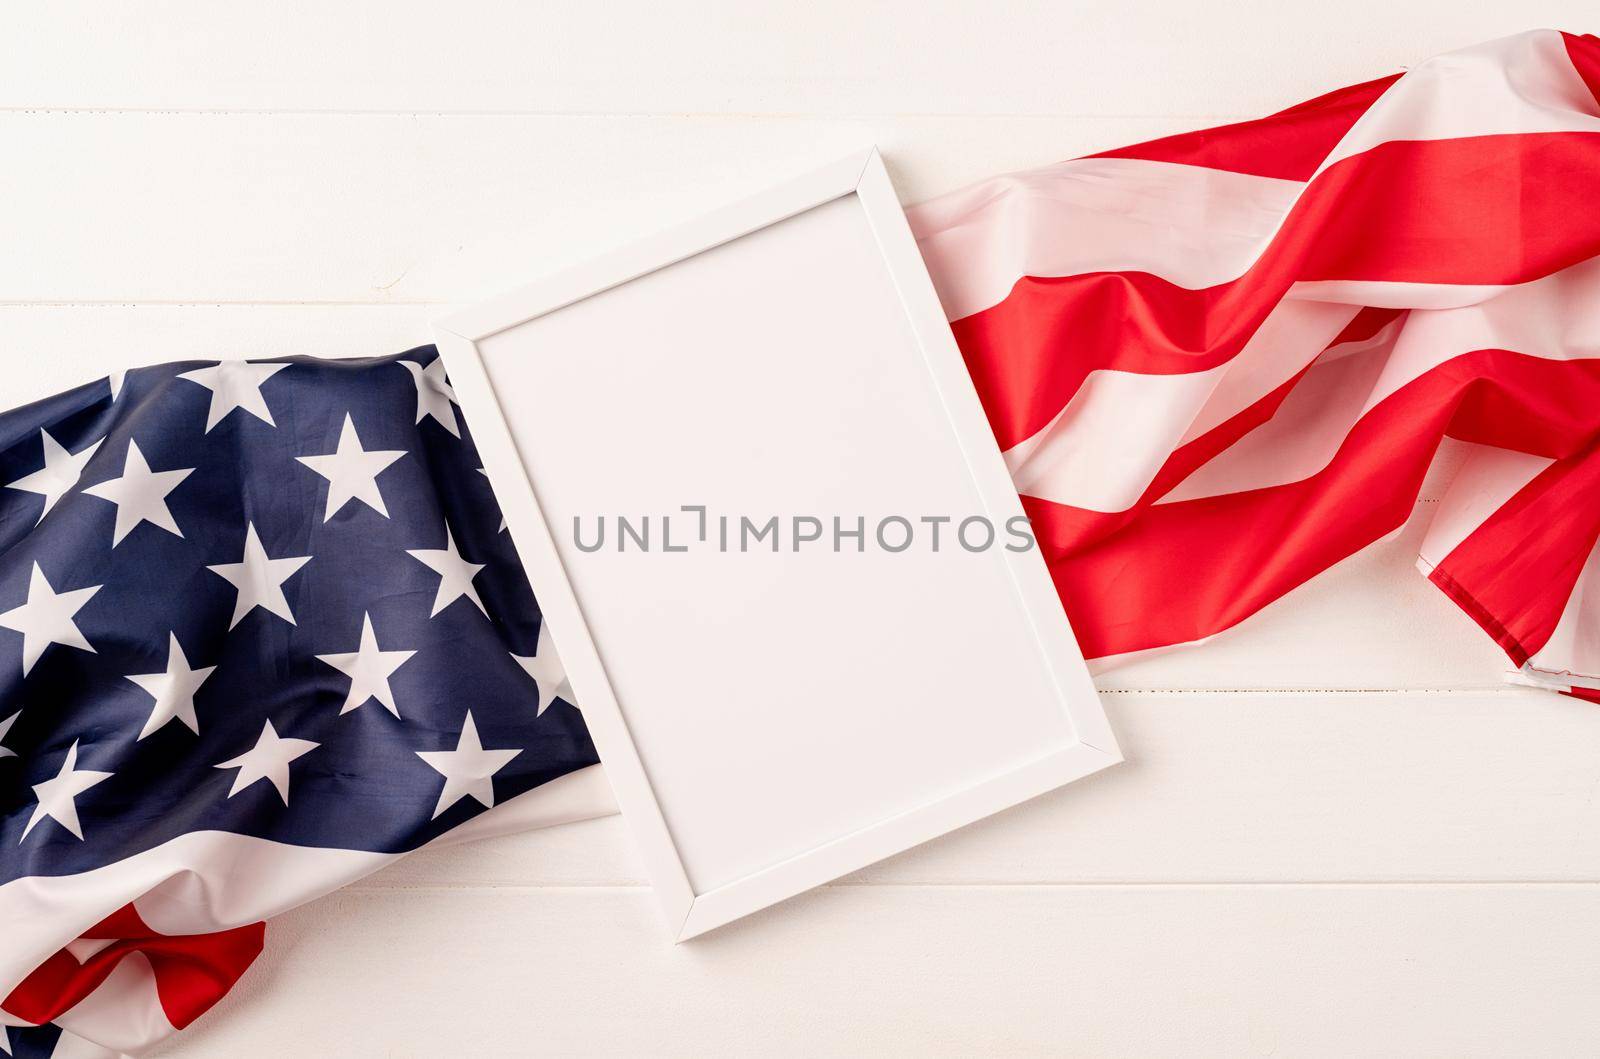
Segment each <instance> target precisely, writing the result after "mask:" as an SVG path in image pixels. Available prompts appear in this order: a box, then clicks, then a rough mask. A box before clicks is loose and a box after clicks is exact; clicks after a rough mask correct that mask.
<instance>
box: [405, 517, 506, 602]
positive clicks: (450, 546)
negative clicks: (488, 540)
mask: <svg viewBox="0 0 1600 1059" xmlns="http://www.w3.org/2000/svg"><path fill="white" fill-rule="evenodd" d="M406 554H407V555H409V556H411V557H412V558H413V559H415V560H417V561H418V562H419V563H422V564H423V565H424V566H426V567H427V568H428V569H430V570H432V571H433V572H434V573H436V574H438V575H439V591H438V592H437V593H435V594H434V597H433V611H432V612H431V613H430V614H429V615H428V617H430V618H432V617H435V616H436V615H437V614H438V613H439V612H440V611H441V610H444V608H446V607H448V606H449V605H450V604H452V603H454V602H455V601H456V600H458V599H460V598H461V597H462V596H466V597H467V598H468V599H470V600H472V602H473V603H475V604H476V605H477V607H478V609H479V610H481V611H483V615H484V617H488V616H489V611H488V609H487V608H485V607H484V605H483V600H481V599H479V598H478V590H477V589H475V588H473V587H472V579H473V578H474V577H477V576H478V574H479V572H481V571H482V570H483V569H484V567H485V566H487V565H488V564H487V563H469V562H467V561H466V560H465V559H463V558H462V557H461V553H460V552H459V551H457V550H456V539H455V537H454V536H453V535H452V534H451V532H450V527H449V525H448V524H447V525H446V526H445V528H444V547H443V548H417V549H408V550H407V551H406Z"/></svg>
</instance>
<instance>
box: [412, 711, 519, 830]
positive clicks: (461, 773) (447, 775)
mask: <svg viewBox="0 0 1600 1059" xmlns="http://www.w3.org/2000/svg"><path fill="white" fill-rule="evenodd" d="M520 753H522V751H520V750H485V749H484V748H483V743H481V742H480V741H479V740H478V726H477V725H476V724H475V723H473V720H472V711H471V710H468V711H467V720H466V723H465V724H464V725H462V727H461V737H460V738H459V739H458V740H456V748H455V749H454V750H418V751H417V756H418V757H420V758H421V759H422V760H423V761H426V762H427V763H428V767H429V768H431V769H433V770H434V771H435V772H437V773H439V775H441V776H443V777H444V790H442V791H440V792H439V804H438V805H436V806H434V809H433V818H434V819H435V820H437V819H438V818H439V815H440V814H441V813H443V812H444V811H445V810H446V809H448V808H450V807H451V806H452V805H454V804H456V803H457V802H459V801H460V800H461V799H463V798H472V799H474V800H475V801H477V802H478V804H479V805H482V806H483V807H484V808H485V809H493V808H494V774H495V773H496V772H499V771H500V770H501V769H503V768H505V767H506V766H507V765H509V764H510V763H511V759H512V758H514V757H516V756H517V755H518V754H520Z"/></svg>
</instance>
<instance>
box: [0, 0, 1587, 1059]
mask: <svg viewBox="0 0 1600 1059" xmlns="http://www.w3.org/2000/svg"><path fill="white" fill-rule="evenodd" d="M1585 16H1587V17H1588V21H1585ZM1593 16H1594V9H1593V4H1592V0H1531V2H1526V3H1521V4H1515V5H1513V4H1506V3H1483V4H1474V3H1462V2H1460V0H1449V2H1447V0H1410V2H1396V0H1346V2H1345V3H1343V4H1340V5H1335V6H1329V5H1326V4H1312V3H1308V2H1304V0H1232V2H1229V3H1227V4H1220V3H1213V4H1192V3H1184V2H1182V0H1134V2H1126V0H1125V2H1120V3H1115V4H1112V3H1104V2H1101V3H1087V2H1084V0H1051V2H1043V0H1041V2H1032V0H1028V2H1023V0H1008V2H990V3H983V4H977V3H974V4H955V3H930V2H929V0H895V2H892V3H881V4H860V3H854V2H849V0H812V2H811V3H808V4H804V5H798V4H796V5H788V4H784V5H777V4H773V5H763V4H759V3H750V2H749V0H742V2H741V0H696V2H694V3H689V4H652V3H647V2H644V0H626V2H610V3H576V2H569V3H532V4H530V3H516V2H512V0H503V2H487V0H464V2H457V3H454V4H449V5H439V4H423V3H419V2H403V3H397V2H392V0H391V2H389V3H382V4H380V3H328V2H321V3H311V2H306V0H294V2H287V3H278V4H272V5H243V4H230V5H220V6H219V5H217V4H215V3H210V4H202V3H200V2H199V0H170V2H164V3H158V2H153V0H137V2H124V3H118V4H110V3H83V2H76V0H68V2H59V0H58V2H55V3H42V2H28V3H19V4H14V5H10V6H9V7H8V9H7V32H6V33H5V34H4V35H3V36H0V71H3V74H0V145H3V146H0V236H3V238H4V241H5V246H6V250H7V253H5V254H0V369H4V370H3V371H0V405H11V404H14V403H18V402H21V401H25V400H29V399H32V398H35V397H39V396H43V395H44V394H46V393H49V392H53V391H54V390H57V389H60V388H62V387H65V386H68V385H72V384H75V383H77V382H80V381H83V380H85V379H87V378H90V377H92V376H94V375H96V374H100V373H103V372H104V371H105V370H107V369H108V368H110V367H120V366H126V365H130V364H135V363H154V362H158V361H161V360H168V359H175V358H184V357H210V356H250V355H277V354H286V353H314V354H330V355H348V354H359V353H378V352H388V351H393V350H397V349H402V348H405V347H407V346H411V345H416V344H420V343H423V342H425V341H427V338H428V335H427V329H426V322H427V320H429V319H430V318H432V317H433V316H434V315H437V314H438V313H439V312H440V311H441V308H442V307H443V306H444V305H445V304H447V303H451V302H454V301H458V300H462V299H467V298H472V297H476V296H478V295H481V294H484V293H487V292H489V291H491V290H493V289H498V288H500V287H503V286H506V285H507V284H509V283H511V282H515V281H518V280H521V279H525V278H529V277H532V276H534V275H536V274H539V273H542V272H546V271H549V270H551V269H553V268H556V267H559V266H561V265H563V264H565V263H568V262H570V261H573V260H575V259H578V258H582V257H587V256H590V255H591V254H593V253H595V252H597V251H599V250H602V249H604V247H605V246H606V245H607V244H610V243H615V242H619V241H622V240H625V239H627V238H629V237H631V236H633V235H635V234H638V233H639V232H641V231H645V230H650V229H653V228H657V227H660V226H662V225H664V224H668V223H671V222H672V221H674V220H676V219H678V218H681V217H684V216H688V215H690V214H692V213H694V212H696V211H697V210H699V209H700V208H702V207H703V206H705V205H707V204H709V203H712V202H715V201H717V200H720V199H722V198H725V197H726V196H728V195H730V194H736V193H739V192H741V191H743V190H746V189H750V188H754V187H757V186H759V185H761V184H762V183H764V182H766V181H767V180H768V179H769V178H771V177H773V176H775V175H777V174H780V173H782V172H784V171H785V170H787V169H789V168H791V167H793V166H794V165H796V164H804V163H805V162H807V161H809V160H811V159H814V158H816V157H817V156H819V155H826V154H827V153H829V152H831V151H843V150H845V149H848V148H850V147H853V146H855V145H856V144H858V143H861V142H863V141H867V140H875V141H877V142H878V143H880V144H881V145H882V146H883V148H884V150H885V153H886V156H887V159H888V161H889V164H890V168H891V171H892V173H893V175H894V178H895V182H896V185H897V187H898V188H899V190H900V192H901V194H902V196H903V197H904V198H905V199H907V200H908V201H909V200H915V199H920V198H925V197H927V196H930V195H933V194H936V193H939V192H941V191H944V190H948V189H950V188H952V187H955V186H958V185H960V184H962V183H965V182H967V181H970V180H974V179H978V178H980V177H983V176H986V175H989V174H992V173H995V172H999V171H1002V170H1005V169H1010V168H1017V167H1021V166H1026V165H1033V164H1039V163H1043V162H1047V161H1052V160H1055V159H1058V158H1062V157H1068V156H1071V155H1073V154H1078V153H1083V152H1085V151H1091V150H1095V149H1098V148H1105V147H1111V146H1116V145H1118V144H1120V143H1126V142H1131V141H1134V140H1137V139H1142V138H1147V137H1150V136H1154V135H1160V134H1163V133H1166V132H1172V131H1178V130H1181V129H1185V128H1192V127H1197V126H1200V125H1205V124H1215V123H1217V122H1219V121H1224V120H1230V119H1233V118H1238V117H1246V116H1250V115H1253V114H1257V113H1262V112H1265V111H1268V110H1271V109H1275V108H1277V107H1281V106H1285V105H1288V104H1290V103H1293V102H1296V101H1298V100H1299V99H1300V98H1303V97H1305V96H1309V95H1312V94H1316V93H1318V92H1321V91H1325V90H1327V89H1330V88H1333V87H1336V86H1338V85H1341V84H1346V83H1350V82H1353V81H1357V80H1364V79H1367V78H1369V77H1373V76H1377V75H1379V74H1382V73H1386V72H1388V71H1390V70H1391V69H1395V68H1399V67H1401V66H1404V65H1407V64H1410V63H1414V62H1416V61H1419V60H1420V59H1422V58H1425V57H1426V56H1427V55H1428V54H1430V53H1432V52H1435V51H1438V50H1442V49H1446V48H1450V47H1454V46H1459V45H1463V44H1467V43H1471V42H1473V41H1475V40H1479V39H1484V38H1487V37H1491V36H1495V35H1498V34H1501V33H1507V32H1514V31H1517V30H1520V29H1524V28H1528V27H1531V26H1536V25H1553V26H1558V27H1561V28H1566V29H1570V30H1574V31H1580V32H1582V31H1587V30H1592V29H1594V28H1596V27H1595V25H1594V24H1593ZM508 206H509V208H510V210H511V213H512V216H513V220H512V222H510V223H506V222H505V221H504V219H503V215H504V211H505V210H506V208H507V207H508ZM1449 469H1450V467H1449V459H1448V454H1447V457H1446V460H1445V466H1443V467H1442V468H1441V469H1440V470H1439V472H1438V473H1437V474H1436V475H1435V477H1434V479H1433V480H1432V481H1430V484H1429V486H1428V487H1427V489H1425V490H1424V493H1423V498H1422V500H1421V502H1420V503H1419V504H1418V513H1419V518H1418V520H1414V521H1413V524H1412V525H1411V526H1410V527H1408V528H1407V530H1406V531H1405V532H1404V533H1402V534H1400V535H1399V536H1398V537H1397V538H1395V539H1392V540H1389V541H1385V542H1382V543H1380V544H1379V545H1377V546H1375V547H1374V548H1373V549H1371V550H1370V551H1369V552H1368V553H1366V554H1363V555H1362V556H1358V557H1356V558H1354V559H1352V560H1350V561H1348V562H1346V563H1345V564H1343V565H1341V566H1340V567H1338V568H1337V569H1335V570H1334V571H1331V572H1330V573H1329V574H1327V575H1326V576H1325V577H1323V578H1322V579H1320V580H1319V581H1317V582H1315V583H1313V584H1312V585H1310V586H1307V587H1306V588H1304V589H1301V590H1300V591H1298V592H1296V593H1295V594H1293V595H1291V596H1290V597H1289V598H1287V599H1285V600H1284V601H1282V602H1281V603H1279V604H1277V605H1275V606H1274V607H1273V608H1271V609H1270V610H1269V611H1268V612H1267V613H1266V614H1264V615H1262V616H1261V617H1260V618H1259V619H1258V620H1256V621H1253V622H1250V623H1247V624H1246V625H1245V626H1243V627H1241V628H1240V629H1238V630H1235V631H1234V632H1232V633H1230V634H1227V635H1224V636H1222V637H1219V638H1218V639H1217V640H1216V641H1215V642H1214V643H1212V644H1210V645H1207V646H1205V647H1203V648H1201V649H1199V650H1195V651H1189V652H1179V653H1174V654H1169V655H1166V656H1161V657H1157V658H1152V659H1148V660H1145V661H1142V662H1140V663H1138V664H1137V665H1134V666H1130V667H1128V668H1125V669H1122V670H1119V671H1115V672H1113V673H1108V674H1106V675H1105V676H1104V677H1103V678H1102V679H1101V681H1100V683H1101V686H1102V687H1103V688H1105V689H1107V704H1108V709H1109V710H1110V712H1111V716H1112V720H1113V723H1114V724H1116V726H1117V728H1118V731H1119V733H1120V734H1121V737H1122V740H1123V743H1124V747H1125V750H1126V752H1127V754H1128V756H1129V763H1128V764H1127V765H1125V766H1122V767H1119V768H1118V769H1116V770H1113V771H1111V772H1108V773H1105V774H1103V775H1101V776H1098V777H1095V778H1093V779H1091V780H1090V781H1088V782H1086V783H1083V784H1081V785H1078V786H1075V787H1073V788H1071V789H1069V790H1066V791H1062V792H1058V793H1057V794H1055V795H1052V796H1050V797H1047V798H1043V799H1040V800H1038V801H1036V802H1034V803H1031V804H1029V805H1026V806H1023V807H1020V808H1019V809H1016V810H1014V811H1012V812H1010V813H1007V814H1004V815H1002V816H1001V817H999V818H997V819H994V820H991V821H986V822H985V823H983V824H980V825H977V826H974V827H972V828H968V829H966V830H965V831H962V832H959V833H957V834H955V835H952V836H949V837H948V838H946V839H944V840H941V841H939V842H935V843H932V844H930V845H928V846H926V847H924V848H921V849H918V850H914V851H912V852H910V853H908V854H905V855H903V856H901V857H898V858H895V859H894V860H892V861H889V862H887V863H884V864H881V865H878V866H875V867H873V868H871V869H869V870H867V871H864V872H861V873H859V874H858V875H856V876H853V877H851V878H849V879H846V880H842V881H841V882H840V883H839V884H836V885H834V886H831V887H827V888H825V889H824V890H822V891H820V892H818V893H816V894H813V895H810V896H807V897H805V898H801V899H799V900H797V901H794V902H791V903H790V904H788V905H785V906H782V907H780V908H778V909H775V910H772V911H770V912H768V913H764V914H762V915H761V916H758V917H755V918H754V919H752V920H750V921H747V922H745V923H742V924H738V925H736V926H734V927H731V928H728V929H726V930H723V931H720V932H717V933H716V934H713V935H711V936H708V937H706V938H704V939H701V940H699V941H697V942H695V943H691V944H688V945H684V946H678V947H676V948H674V947H670V946H668V945H666V944H665V942H664V938H663V935H662V932H661V931H660V929H659V927H658V924H657V922H656V921H655V918H654V915H655V913H654V909H653V907H652V906H651V899H650V897H649V895H648V893H647V892H645V890H644V889H643V886H642V882H641V879H640V875H639V872H638V870H637V868H636V866H635V864H634V863H633V860H632V855H631V852H630V850H629V848H628V845H627V842H626V839H625V836H624V834H623V831H622V828H621V825H620V822H619V821H617V820H616V819H608V820H600V821H593V822H590V823H586V824H579V825H572V826H569V827H565V828H558V829H554V830H551V831H547V832H541V833H536V834H531V835H525V836H518V837H515V838H510V839H501V840H495V841H491V842H486V843H482V844H479V845H476V846H468V847H462V848H458V849H450V850H440V851H431V852H428V853H425V854H419V855H417V856H416V857H413V858H411V859H410V860H408V861H406V862H403V863H401V864H400V865H398V866H396V867H395V868H392V869H390V870H389V871H387V872H384V873H382V874H380V875H378V876H374V877H373V878H372V879H370V880H368V881H367V882H365V883H363V884H361V885H360V886H358V887H356V888H354V889H353V890H351V891H347V892H346V893H345V894H342V895H340V896H337V897H335V898H333V899H330V900H328V901H325V902H322V903H320V904H317V905H314V906H312V907H310V908H307V909H303V910H301V911H299V912H297V913H294V914H292V915H290V916H287V917H285V918H284V919H283V920H282V921H280V922H278V923H275V924H274V926H273V928H272V931H271V933H270V945H269V952H268V954H267V956H265V957H264V958H263V960H262V962H261V964H260V965H259V966H258V967H257V968H256V969H255V970H254V971H252V973H251V975H250V976H248V977H247V979H246V982H245V983H244V985H242V986H241V988H240V989H239V990H238V991H237V992H236V993H235V995H234V996H232V997H230V998H229V999H228V1000H227V1001H225V1002H224V1004H223V1006H222V1008H221V1009H220V1010H219V1011H217V1012H215V1013H213V1014H212V1015H210V1016H208V1017H207V1018H206V1019H205V1020H203V1021H202V1022H201V1023H200V1024H198V1025H197V1026H196V1027H194V1028H193V1029H192V1030H190V1031H188V1033H187V1034H186V1035H185V1037H184V1039H183V1040H181V1041H180V1042H178V1043H177V1044H175V1045H174V1046H172V1047H171V1048H170V1049H168V1054H171V1055H174V1056H182V1057H186V1059H187V1057H210V1056H229V1057H244V1059H248V1057H253V1056H281V1055H286V1054H288V1055H315V1054H327V1055H350V1056H367V1055H403V1056H409V1055H417V1056H423V1055H429V1056H432V1055H471V1056H489V1055H525V1054H552V1055H566V1054H603V1055H638V1054H665V1055H695V1056H709V1055H741V1056H742V1055H751V1054H785V1055H788V1054H795V1055H799V1054H805V1055H832V1054H885V1055H930V1054H942V1055H970V1054H979V1053H990V1054H1001V1053H1017V1054H1058V1055H1059V1054H1073V1055H1092V1056H1116V1055H1129V1056H1154V1055H1236V1054H1282V1055H1297V1056H1299V1055H1341V1056H1345V1055H1351V1054H1363V1055H1378V1054H1383V1055H1450V1056H1462V1055H1504V1054H1518V1055H1577V1054H1594V1053H1595V1052H1596V1051H1597V1050H1600V1016H1597V1014H1596V1011H1597V1009H1596V1008H1595V1006H1594V1003H1593V1000H1592V997H1593V982H1594V980H1595V978H1596V974H1597V972H1600V956H1597V955H1596V953H1597V952H1600V905H1597V903H1596V898H1597V896H1600V895H1597V893H1596V888H1597V885H1600V827H1597V826H1596V823H1595V821H1596V819H1597V812H1600V810H1597V807H1596V805H1595V804H1594V801H1595V793H1596V791H1597V790H1600V711H1597V710H1595V709H1594V708H1593V707H1592V706H1585V705H1583V704H1581V703H1577V702H1573V701H1569V700H1562V699H1558V698H1556V697H1554V696H1546V695H1541V694H1540V693H1536V692H1529V691H1523V690H1515V689H1505V688H1502V687H1500V686H1499V684H1498V680H1499V673H1500V671H1501V670H1502V669H1503V668H1504V662H1503V659H1502V658H1501V657H1500V656H1499V654H1498V652H1497V651H1496V650H1495V649H1494V648H1493V647H1492V646H1491V645H1489V643H1488V642H1487V641H1486V640H1485V639H1483V638H1482V637H1481V635H1480V634H1479V633H1478V632H1477V631H1476V629H1475V628H1474V627H1473V626H1472V625H1471V624H1470V623H1469V622H1467V621H1466V619H1464V618H1462V617H1461V616H1460V615H1458V614H1457V613H1455V611H1454V610H1453V609H1452V608H1451V607H1449V606H1448V604H1446V603H1445V602H1444V601H1443V600H1442V599H1441V598H1438V597H1437V594H1436V593H1434V592H1433V591H1432V590H1431V589H1430V588H1429V587H1428V586H1427V585H1426V584H1425V583H1424V582H1423V581H1422V580H1421V578H1420V577H1418V576H1417V574H1416V573H1415V572H1414V571H1413V570H1412V569H1411V565H1410V564H1411V557H1412V556H1413V555H1414V553H1415V547H1416V542H1417V538H1418V536H1419V532H1420V520H1421V519H1425V518H1426V516H1427V514H1428V511H1429V510H1430V509H1431V501H1432V500H1433V499H1434V498H1436V497H1437V495H1438V490H1439V488H1440V484H1441V483H1442V482H1443V481H1447V479H1448V473H1449Z"/></svg>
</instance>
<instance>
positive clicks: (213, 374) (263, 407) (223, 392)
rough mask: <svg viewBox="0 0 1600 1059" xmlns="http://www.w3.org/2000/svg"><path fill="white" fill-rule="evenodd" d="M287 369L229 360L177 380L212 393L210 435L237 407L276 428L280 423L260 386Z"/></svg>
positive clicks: (281, 365) (285, 365) (207, 415)
mask: <svg viewBox="0 0 1600 1059" xmlns="http://www.w3.org/2000/svg"><path fill="white" fill-rule="evenodd" d="M288 366H289V365H287V364H251V363H250V362H248V361H242V360H229V361H223V362H222V363H220V364H213V365H212V366H211V367H209V368H196V369H195V370H194V371H186V372H182V373H181V374H179V376H178V378H180V379H188V380H189V381H190V382H193V383H199V384H200V385H201V386H204V387H205V388H206V389H208V390H210V391H211V407H210V409H208V410H207V412H206V433H207V434H209V433H211V429H212V428H213V427H215V426H216V425H217V424H218V423H220V422H222V421H223V420H224V419H226V418H227V417H228V414H229V413H230V412H232V411H233V410H234V409H235V408H242V409H244V410H245V411H246V412H249V413H250V414H251V415H253V416H255V417H256V418H257V419H259V420H261V421H262V422H263V423H265V424H267V425H268V426H271V427H275V426H277V425H278V424H277V423H275V422H273V420H272V410H271V409H269V408H268V407H267V399H266V398H265V397H263V396H261V384H262V383H264V382H266V381H267V380H268V379H270V378H272V377H273V376H274V375H276V374H278V372H280V371H282V370H283V369H284V368H287V367H288Z"/></svg>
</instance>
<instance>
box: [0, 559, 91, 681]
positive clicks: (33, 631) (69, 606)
mask: <svg viewBox="0 0 1600 1059" xmlns="http://www.w3.org/2000/svg"><path fill="white" fill-rule="evenodd" d="M100 587H101V586H99V585H95V586H93V587H92V588H75V589H72V590H71V591H69V592H57V591H56V590H55V589H53V588H51V587H50V582H49V580H48V579H46V578H45V576H44V571H43V570H41V569H40V568H39V564H38V563H37V562H36V563H34V564H33V573H32V574H31V575H30V576H29V579H28V601H27V602H26V603H24V604H23V605H22V606H20V607H13V608H12V609H11V610H8V611H6V612H5V613H4V614H0V628H4V629H11V630H12V631H14V632H20V633H21V634H22V675H23V676H27V675H28V672H29V670H31V669H33V664H34V663H35V662H37V661H39V656H40V655H42V654H44V649H45V648H46V647H49V646H50V645H51V644H53V643H58V644H65V645H66V646H67V647H76V648H78V650H80V651H88V652H89V653H90V654H94V653H95V649H94V648H93V647H91V646H89V641H88V640H85V639H84V638H83V633H81V632H79V631H78V626H77V624H76V623H75V622H74V621H73V620H72V618H73V615H75V614H77V613H78V611H80V610H82V609H83V605H84V604H85V603H87V602H89V598H90V597H91V596H93V595H94V594H95V593H96V592H98V591H100Z"/></svg>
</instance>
